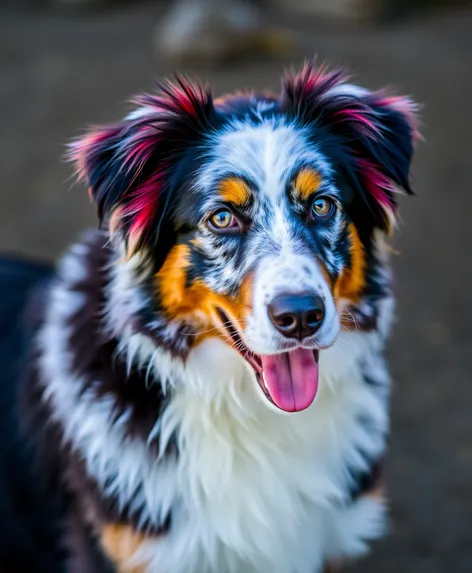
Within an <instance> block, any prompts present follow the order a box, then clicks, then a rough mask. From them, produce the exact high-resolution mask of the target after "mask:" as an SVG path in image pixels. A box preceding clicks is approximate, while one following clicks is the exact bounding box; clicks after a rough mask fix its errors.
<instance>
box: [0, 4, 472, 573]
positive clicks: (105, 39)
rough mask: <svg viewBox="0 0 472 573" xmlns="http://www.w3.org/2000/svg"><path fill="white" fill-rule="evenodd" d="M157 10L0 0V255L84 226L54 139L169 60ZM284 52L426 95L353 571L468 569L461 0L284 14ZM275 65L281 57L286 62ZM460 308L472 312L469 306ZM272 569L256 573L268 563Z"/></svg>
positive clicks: (89, 120) (471, 388)
mask: <svg viewBox="0 0 472 573" xmlns="http://www.w3.org/2000/svg"><path fill="white" fill-rule="evenodd" d="M161 10H162V6H161V5H160V4H159V3H157V4H155V3H154V2H144V3H142V2H137V1H135V2H129V3H127V4H124V5H120V6H119V7H117V8H114V9H113V10H110V11H104V12H103V13H97V14H94V15H88V16H87V15H81V16H71V15H67V14H61V15H60V14H54V13H53V12H51V11H49V12H45V11H41V10H40V9H39V8H36V9H35V10H32V9H31V8H30V9H26V8H23V9H20V8H19V7H18V6H17V3H14V2H9V5H8V6H6V5H4V6H3V7H2V8H0V74H1V75H0V78H1V79H0V177H1V179H0V181H1V183H0V185H1V186H0V248H2V249H10V250H21V251H23V252H27V253H31V254H34V255H41V256H47V257H55V256H57V255H58V254H59V253H60V252H61V251H62V250H63V248H64V247H65V246H66V245H67V244H68V243H69V242H70V241H71V240H72V239H73V238H74V237H75V236H76V235H77V234H78V232H79V231H80V230H81V229H82V228H84V227H86V226H87V225H89V224H94V214H93V209H92V208H91V206H90V205H89V203H88V199H87V198H86V194H85V192H84V190H83V189H82V188H80V187H75V188H73V189H71V181H70V179H69V177H70V174H71V171H70V168H69V167H68V166H67V165H65V164H64V162H63V161H62V159H61V156H62V154H63V149H64V148H63V145H64V143H65V142H67V141H68V140H69V139H70V138H71V137H72V136H74V135H76V134H78V133H79V132H80V130H81V129H82V128H83V127H84V126H86V125H87V124H96V123H101V122H106V121H110V120H114V119H116V118H117V117H119V116H120V114H121V113H122V112H123V111H124V110H125V109H126V108H125V106H124V105H123V102H124V101H125V100H126V98H128V97H129V96H130V95H132V94H133V93H135V92H137V91H141V90H145V89H150V88H151V86H152V81H153V78H155V77H156V76H162V75H165V74H168V73H169V72H170V71H171V69H170V68H169V67H168V66H167V65H166V63H165V62H163V61H161V60H160V59H159V57H157V56H156V55H155V54H153V52H152V45H151V36H152V29H153V26H154V24H155V22H156V21H157V19H158V17H159V14H160V12H161ZM293 26H294V30H296V35H297V38H298V40H299V47H298V49H297V50H296V53H295V54H294V55H293V57H292V58H291V60H294V61H295V62H299V61H300V60H301V59H302V58H303V56H310V55H312V54H314V53H317V54H319V56H320V58H321V59H326V60H328V61H330V62H333V63H335V64H342V65H343V66H345V67H347V68H348V69H349V70H351V71H353V72H354V73H355V74H356V77H357V79H358V80H359V81H360V82H361V83H364V84H366V85H367V86H369V87H380V86H382V85H384V84H388V85H394V86H398V88H399V89H400V90H401V91H403V92H406V93H409V94H412V95H413V96H414V97H415V98H416V99H417V100H419V101H420V102H422V103H423V105H424V108H423V124H424V125H423V129H422V131H423V134H424V136H425V138H426V141H425V142H424V143H423V144H421V146H420V148H419V150H418V153H417V157H416V160H415V164H414V180H415V189H416V191H417V196H416V197H415V198H413V199H411V200H405V201H403V203H402V215H403V220H402V222H401V225H400V231H399V233H398V239H397V248H398V250H399V251H400V253H401V256H399V257H397V259H396V260H395V267H396V271H397V290H398V296H399V312H398V314H399V320H398V323H397V327H396V331H395V336H394V340H393V344H392V350H391V363H392V369H393V373H394V378H395V387H394V399H393V435H392V440H391V455H390V458H389V465H388V480H389V484H390V492H391V514H392V531H391V534H390V536H389V537H388V538H387V539H386V541H383V542H381V543H378V544H376V546H375V548H374V551H373V553H372V555H371V556H370V557H369V558H367V559H365V560H362V561H361V562H360V563H359V564H358V565H355V566H354V568H353V569H352V571H357V572H358V573H360V572H361V571H362V572H363V573H367V572H370V573H445V572H447V573H468V572H470V571H472V424H471V420H472V414H471V412H472V376H471V372H472V330H471V322H472V315H471V310H470V309H471V307H472V289H471V287H470V283H469V281H471V282H472V257H471V254H470V250H471V247H472V240H471V236H472V225H471V217H472V188H471V181H472V160H471V157H472V115H471V112H470V109H471V108H470V98H471V93H472V8H462V9H458V10H457V11H451V12H450V13H448V14H442V15H438V14H436V15H430V16H427V17H423V18H421V19H417V20H410V21H405V22H399V23H396V24H395V25H390V26H385V25H384V26H382V27H376V28H372V29H368V30H363V31H360V30H357V31H356V30H350V31H349V30H347V29H346V28H343V27H339V26H332V25H328V24H327V23H326V22H307V21H306V20H305V19H303V22H301V21H297V19H296V18H293ZM287 63H288V61H287V62H285V63H283V64H284V65H285V64H287ZM281 68H282V65H281V63H280V62H267V61H262V60H257V59H254V60H253V61H251V62H249V63H246V64H245V65H244V66H242V65H240V66H239V65H234V66H227V67H225V68H224V69H219V70H217V69H212V70H204V69H201V70H198V71H197V73H198V75H199V76H200V77H203V78H205V79H209V80H211V81H212V82H213V84H214V86H215V89H216V91H217V92H218V93H221V92H222V91H229V90H232V89H234V88H240V87H244V86H255V87H272V88H276V87H278V84H279V74H280V70H281ZM469 305H470V306H469ZM268 573H269V572H268Z"/></svg>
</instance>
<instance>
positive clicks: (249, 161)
mask: <svg viewBox="0 0 472 573" xmlns="http://www.w3.org/2000/svg"><path fill="white" fill-rule="evenodd" d="M303 166H310V167H311V168H313V169H316V171H317V172H318V173H320V175H321V177H322V178H325V179H326V180H328V179H329V178H330V175H331V174H332V169H331V167H330V165H329V163H328V161H327V160H326V158H325V157H324V156H323V155H322V154H321V152H320V151H319V150H318V149H317V148H316V146H315V145H314V144H313V143H312V142H310V141H309V139H308V134H307V132H306V130H304V129H303V128H299V127H297V126H295V125H292V124H289V123H286V122H285V121H284V120H283V119H270V120H265V121H264V122H262V123H259V124H255V125H252V124H251V123H249V122H248V123H244V122H234V123H232V124H231V125H230V126H229V127H227V128H226V130H225V131H222V132H220V133H218V134H217V135H216V136H215V137H214V140H213V141H212V149H211V160H210V161H209V163H208V164H207V166H206V167H205V168H204V170H203V171H202V172H201V173H200V174H199V176H198V179H197V181H196V185H197V186H198V187H199V189H201V190H202V191H204V192H205V194H206V196H207V197H208V207H209V208H210V207H211V202H212V200H213V197H212V195H213V192H212V190H214V189H215V182H218V181H220V180H221V179H223V178H225V177H227V176H228V175H237V176H239V177H243V178H246V179H247V180H249V181H251V182H253V184H254V186H255V201H254V206H253V207H252V213H251V219H252V227H253V228H252V230H251V231H250V234H251V238H250V239H248V240H247V243H246V244H245V246H244V248H245V249H246V252H245V253H244V261H245V262H244V266H243V268H241V269H240V270H239V272H240V273H241V279H242V276H243V274H244V272H246V271H247V270H248V269H252V270H253V271H254V286H253V307H252V311H251V313H250V315H249V316H248V317H247V323H246V325H245V328H244V336H245V342H246V343H247V345H248V347H249V348H250V349H251V350H252V351H254V352H255V353H257V354H275V353H277V352H280V351H282V350H287V349H289V348H290V345H292V347H294V346H295V345H296V344H295V342H293V341H290V340H289V339H287V338H285V337H283V336H282V335H281V334H280V333H279V332H278V331H277V330H276V328H275V327H274V325H273V324H272V323H271V321H270V318H269V314H268V305H269V304H270V302H271V301H272V300H273V299H274V298H275V297H276V296H278V295H280V294H293V295H297V294H298V293H299V294H302V293H306V292H310V293H312V294H314V295H316V296H319V297H321V298H322V300H323V302H324V304H325V318H324V321H323V324H322V326H321V327H320V329H319V330H318V332H317V333H316V334H315V335H313V336H312V337H310V338H309V339H307V340H304V341H303V345H304V346H306V347H309V348H322V347H326V346H329V345H331V344H332V343H333V342H334V339H335V338H336V336H337V334H338V331H339V318H338V315H337V311H336V307H335V304H334V301H333V298H332V295H331V292H330V288H329V286H328V284H327V282H326V280H325V278H324V276H323V273H322V272H321V269H320V266H319V263H318V262H317V261H316V259H315V256H314V254H313V253H312V252H309V249H307V247H306V244H305V245H304V244H303V241H302V240H301V239H300V237H299V236H297V232H296V224H295V225H294V221H295V222H296V219H294V217H296V215H295V214H294V213H293V209H292V207H291V206H290V202H289V193H288V190H289V186H290V182H291V178H292V177H293V176H294V174H295V172H296V170H297V169H299V168H301V167H303ZM299 224H300V225H303V222H302V221H301V220H300V221H299Z"/></svg>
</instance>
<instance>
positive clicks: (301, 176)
mask: <svg viewBox="0 0 472 573" xmlns="http://www.w3.org/2000/svg"><path fill="white" fill-rule="evenodd" d="M320 186H321V175H320V174H319V173H318V172H317V171H315V170H314V169H309V168H305V169H302V170H301V171H300V172H299V173H298V175H297V176H296V177H295V181H294V184H293V190H294V192H295V195H297V196H298V197H300V199H302V200H304V201H305V200H307V199H309V198H310V196H311V195H313V193H315V192H316V191H318V189H319V188H320Z"/></svg>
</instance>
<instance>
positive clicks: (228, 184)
mask: <svg viewBox="0 0 472 573" xmlns="http://www.w3.org/2000/svg"><path fill="white" fill-rule="evenodd" d="M250 196H251V189H250V188H249V187H248V186H247V185H246V183H245V182H244V181H243V180H242V179H238V178H237V177H229V178H228V179H225V180H224V181H222V182H221V184H220V197H221V199H222V200H223V201H226V202H228V203H233V204H234V205H236V206H239V207H240V206H242V205H245V204H246V203H247V202H248V200H249V198H250Z"/></svg>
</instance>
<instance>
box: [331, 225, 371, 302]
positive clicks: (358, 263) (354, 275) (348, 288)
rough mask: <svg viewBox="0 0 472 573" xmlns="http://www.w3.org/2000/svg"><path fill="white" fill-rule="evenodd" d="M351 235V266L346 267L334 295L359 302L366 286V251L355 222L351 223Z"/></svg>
mask: <svg viewBox="0 0 472 573" xmlns="http://www.w3.org/2000/svg"><path fill="white" fill-rule="evenodd" d="M349 233H350V237H351V266H350V268H348V269H344V271H343V272H342V273H341V275H340V277H339V279H338V281H337V283H336V285H335V287H334V296H335V297H337V298H343V299H347V300H350V301H352V302H358V300H359V297H360V295H361V293H362V289H363V288H364V286H365V272H364V271H365V253H364V246H363V245H362V243H361V240H360V238H359V233H358V232H357V229H356V227H355V225H354V224H353V223H351V224H350V225H349Z"/></svg>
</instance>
